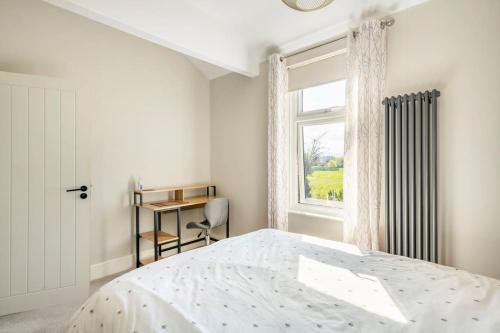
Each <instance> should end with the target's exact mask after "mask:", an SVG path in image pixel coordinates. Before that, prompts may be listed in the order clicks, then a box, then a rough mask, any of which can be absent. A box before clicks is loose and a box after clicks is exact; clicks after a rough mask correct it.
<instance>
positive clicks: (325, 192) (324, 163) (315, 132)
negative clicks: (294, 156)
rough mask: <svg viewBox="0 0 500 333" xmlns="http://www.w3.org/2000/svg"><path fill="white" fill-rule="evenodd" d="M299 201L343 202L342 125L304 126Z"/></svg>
mask: <svg viewBox="0 0 500 333" xmlns="http://www.w3.org/2000/svg"><path fill="white" fill-rule="evenodd" d="M302 137H303V152H304V153H303V167H304V172H303V175H304V179H301V182H303V186H302V189H301V190H302V191H303V193H302V195H301V197H303V198H305V199H306V201H307V200H308V199H309V201H317V203H319V204H321V203H332V202H341V201H343V200H344V190H343V176H344V124H343V123H330V124H320V125H304V126H303V127H302Z"/></svg>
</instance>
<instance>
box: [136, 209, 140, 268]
mask: <svg viewBox="0 0 500 333" xmlns="http://www.w3.org/2000/svg"><path fill="white" fill-rule="evenodd" d="M139 241H140V235H139V207H135V267H136V268H139V266H141V259H140V258H139V253H140V252H139Z"/></svg>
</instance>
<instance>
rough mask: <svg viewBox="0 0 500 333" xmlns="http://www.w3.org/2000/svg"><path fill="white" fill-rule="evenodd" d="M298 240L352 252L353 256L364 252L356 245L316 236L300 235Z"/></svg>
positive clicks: (361, 254)
mask: <svg viewBox="0 0 500 333" xmlns="http://www.w3.org/2000/svg"><path fill="white" fill-rule="evenodd" d="M300 240H301V241H302V242H304V243H308V244H313V245H319V246H322V247H326V248H329V249H332V250H337V251H341V252H345V253H348V254H352V255H355V256H364V254H363V253H362V252H361V250H360V249H359V248H358V247H357V246H354V245H351V244H347V243H340V242H334V241H331V240H327V239H321V238H317V237H311V236H307V235H304V236H301V238H300Z"/></svg>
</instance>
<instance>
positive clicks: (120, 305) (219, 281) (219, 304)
mask: <svg viewBox="0 0 500 333" xmlns="http://www.w3.org/2000/svg"><path fill="white" fill-rule="evenodd" d="M67 331H68V332H127V333H131V332H138V333H141V332H500V281H499V280H495V279H491V278H487V277H484V276H479V275H475V274H471V273H468V272H466V271H462V270H458V269H455V268H451V267H446V266H441V265H437V264H433V263H429V262H425V261H420V260H415V259H410V258H405V257H399V256H394V255H390V254H387V253H381V252H375V251H365V250H361V249H359V248H358V247H355V246H352V245H347V244H344V243H339V242H334V241H328V240H323V239H320V238H315V237H310V236H304V235H298V234H293V233H287V232H282V231H277V230H270V229H264V230H260V231H256V232H252V233H249V234H246V235H243V236H239V237H233V238H230V239H226V240H221V241H219V242H217V243H215V244H213V245H210V246H207V247H202V248H199V249H196V250H192V251H189V252H185V253H182V254H179V255H175V256H172V257H169V258H167V259H163V260H160V261H158V262H155V263H152V264H150V265H147V266H144V267H141V268H139V269H136V270H134V271H131V272H129V273H127V274H125V275H123V276H120V277H118V278H116V279H115V280H113V281H111V282H109V283H108V284H107V285H105V286H103V287H102V288H101V289H100V290H99V291H98V292H96V293H95V294H94V295H92V296H91V297H90V298H89V299H88V300H87V301H86V302H85V303H84V304H83V305H82V306H81V308H80V309H79V310H78V311H77V312H76V313H75V315H74V316H73V317H72V319H71V320H70V321H69V322H68V324H67Z"/></svg>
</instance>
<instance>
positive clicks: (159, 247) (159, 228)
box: [158, 212, 161, 256]
mask: <svg viewBox="0 0 500 333" xmlns="http://www.w3.org/2000/svg"><path fill="white" fill-rule="evenodd" d="M160 230H161V212H158V231H160ZM158 255H159V256H161V244H158Z"/></svg>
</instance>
